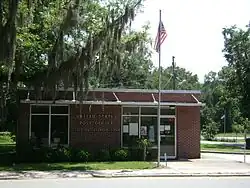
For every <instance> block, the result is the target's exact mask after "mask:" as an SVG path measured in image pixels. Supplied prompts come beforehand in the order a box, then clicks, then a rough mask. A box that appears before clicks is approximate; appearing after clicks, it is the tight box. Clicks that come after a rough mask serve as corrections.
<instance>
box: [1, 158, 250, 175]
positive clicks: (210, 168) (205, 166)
mask: <svg viewBox="0 0 250 188" xmlns="http://www.w3.org/2000/svg"><path fill="white" fill-rule="evenodd" d="M237 157H238V156H237V155H232V156H230V155H228V156H226V155H223V154H220V155H219V154H204V153H203V154H202V157H201V159H193V160H187V161H169V162H167V165H166V163H165V162H161V167H160V168H156V169H147V170H98V171H49V172H47V171H16V172H4V171H0V180H4V179H34V178H40V179H47V178H53V179H57V178H93V177H99V178H115V177H174V176H175V177H193V176H194V177H195V176H196V177H198V176H199V177H201V176H206V177H207V176H214V177H221V176H230V177H231V176H250V163H242V162H240V161H239V159H241V158H242V157H241V158H237ZM249 160H250V156H249V158H247V162H250V161H249Z"/></svg>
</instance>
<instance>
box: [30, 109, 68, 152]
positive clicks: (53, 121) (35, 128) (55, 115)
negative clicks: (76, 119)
mask: <svg viewBox="0 0 250 188" xmlns="http://www.w3.org/2000/svg"><path fill="white" fill-rule="evenodd" d="M68 109H69V107H68V106H67V105H64V106H61V105H60V106H59V105H31V114H30V116H31V118H30V121H31V122H30V139H31V142H32V143H33V145H35V146H36V147H41V146H51V145H52V146H54V145H58V144H60V145H68V138H69V130H68V129H69V110H68Z"/></svg>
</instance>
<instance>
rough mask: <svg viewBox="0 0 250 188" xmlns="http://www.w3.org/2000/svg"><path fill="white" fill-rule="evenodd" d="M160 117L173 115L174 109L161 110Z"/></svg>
mask: <svg viewBox="0 0 250 188" xmlns="http://www.w3.org/2000/svg"><path fill="white" fill-rule="evenodd" d="M161 115H175V107H168V108H161Z"/></svg>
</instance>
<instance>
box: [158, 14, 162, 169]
mask: <svg viewBox="0 0 250 188" xmlns="http://www.w3.org/2000/svg"><path fill="white" fill-rule="evenodd" d="M160 24H161V10H160V11H159V26H158V45H159V49H158V50H159V51H158V52H159V67H158V75H159V78H158V84H159V85H158V113H157V118H158V121H157V138H158V139H157V141H158V143H157V149H158V157H157V158H158V160H157V166H158V167H159V166H160V161H161V132H160V124H161V27H160Z"/></svg>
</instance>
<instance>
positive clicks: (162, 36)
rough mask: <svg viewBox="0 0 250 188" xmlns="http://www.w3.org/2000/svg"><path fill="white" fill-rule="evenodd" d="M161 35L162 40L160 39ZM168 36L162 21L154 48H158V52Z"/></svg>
mask: <svg viewBox="0 0 250 188" xmlns="http://www.w3.org/2000/svg"><path fill="white" fill-rule="evenodd" d="M159 36H160V40H159ZM167 36H168V34H167V32H166V29H165V28H164V25H163V23H162V21H161V22H160V23H159V28H158V32H157V36H156V39H155V46H154V49H155V50H156V52H159V49H160V45H161V44H162V43H163V42H164V40H165V38H166V37H167Z"/></svg>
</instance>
